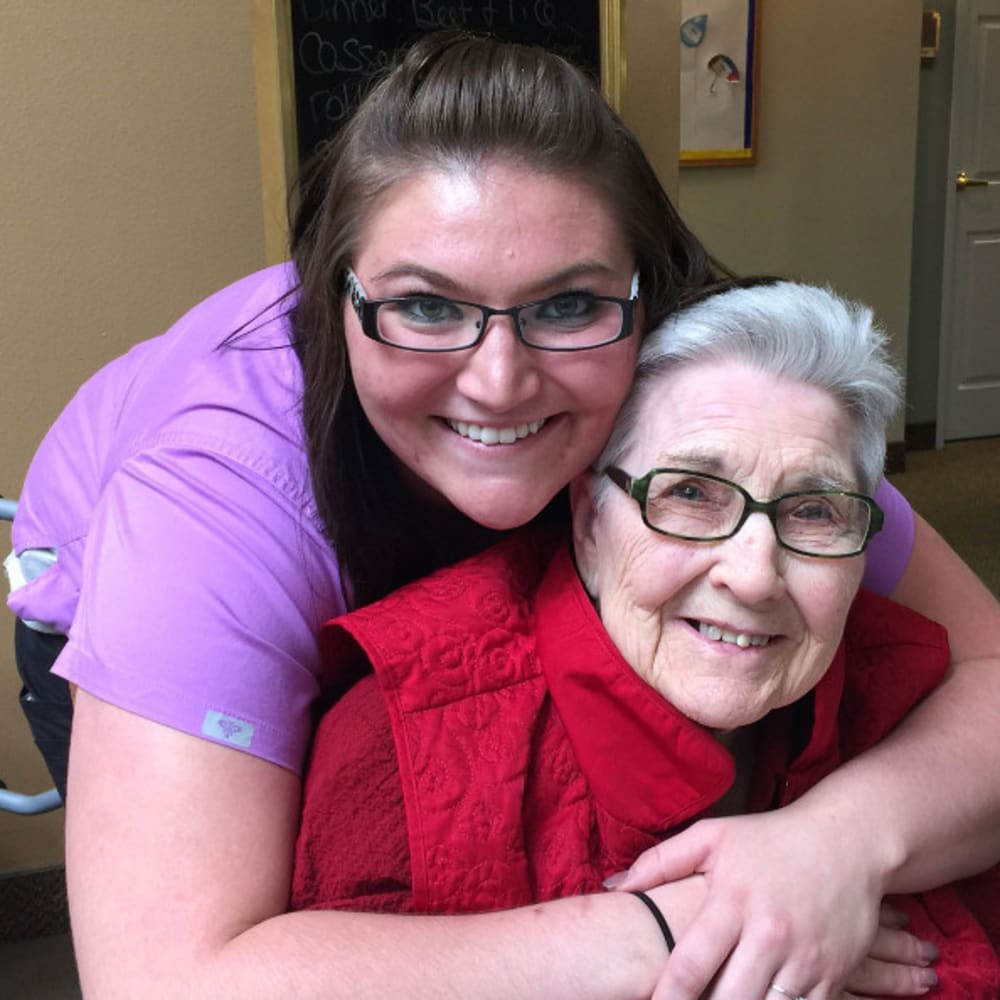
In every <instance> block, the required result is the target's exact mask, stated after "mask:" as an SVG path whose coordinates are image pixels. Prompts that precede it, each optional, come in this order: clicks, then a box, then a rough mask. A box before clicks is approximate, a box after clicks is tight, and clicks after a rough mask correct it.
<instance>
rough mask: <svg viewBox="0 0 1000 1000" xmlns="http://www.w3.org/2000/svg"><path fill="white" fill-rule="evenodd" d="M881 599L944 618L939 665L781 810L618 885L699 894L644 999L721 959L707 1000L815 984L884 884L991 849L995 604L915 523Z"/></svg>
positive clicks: (921, 880)
mask: <svg viewBox="0 0 1000 1000" xmlns="http://www.w3.org/2000/svg"><path fill="white" fill-rule="evenodd" d="M893 597H894V598H895V599H897V600H899V601H901V602H902V603H904V604H908V605H909V606H910V607H912V608H914V609H915V610H917V611H920V612H922V613H923V614H925V615H927V616H928V617H931V618H935V619H937V620H938V621H940V622H941V623H942V624H944V625H945V626H946V627H947V628H948V630H949V635H950V637H951V649H952V666H953V670H952V672H951V674H950V676H949V677H948V679H947V680H946V681H945V683H944V684H943V685H942V686H941V687H940V688H939V689H938V690H936V691H935V692H934V694H933V695H932V696H931V697H929V698H928V699H927V700H926V701H925V702H924V703H923V704H922V705H921V706H920V707H919V708H918V709H917V710H915V711H914V712H913V713H912V714H911V715H910V716H909V717H908V718H907V719H906V720H905V721H904V722H903V723H902V724H901V725H900V726H899V727H898V728H897V729H896V730H895V731H894V732H893V733H892V734H891V735H890V736H889V737H888V738H887V739H886V740H884V741H883V742H882V743H880V744H879V745H878V746H877V747H875V748H873V749H872V750H869V751H868V752H867V753H865V754H863V755H861V756H860V757H857V758H855V759H854V760H852V761H851V762H849V763H848V764H846V765H845V766H843V767H841V768H840V769H838V770H837V771H836V772H834V773H833V774H832V775H830V776H829V777H828V778H826V779H825V780H824V781H822V782H820V783H819V784H818V785H817V786H816V787H815V788H813V789H812V790H811V791H809V792H808V793H807V794H806V795H805V796H803V797H802V798H801V799H800V800H798V801H797V802H796V803H794V804H793V805H791V806H788V807H786V808H785V809H781V810H777V811H776V812H774V813H768V814H765V815H759V816H752V817H739V818H735V819H727V820H712V821H710V822H707V823H701V824H698V825H696V826H694V827H692V828H691V829H690V830H688V831H686V832H685V833H684V834H682V835H681V836H680V837H677V838H673V839H672V840H670V841H667V842H666V843H665V844H663V845H660V847H658V848H655V849H654V850H653V851H651V852H648V853H647V854H646V855H644V856H643V857H642V858H641V859H640V860H639V861H638V862H637V864H636V865H635V866H634V867H633V869H632V871H631V873H630V874H629V876H628V877H627V878H626V879H625V880H623V882H622V884H621V887H622V888H626V889H632V888H641V887H642V886H643V885H647V884H656V883H658V882H661V881H662V880H664V879H672V878H681V877H683V876H685V875H687V874H690V873H691V872H695V871H700V872H705V873H706V875H707V876H708V880H709V885H710V889H711V892H710V895H709V899H708V901H707V903H706V905H705V906H704V907H703V908H702V910H701V911H700V912H699V914H698V917H697V919H696V920H695V922H694V923H693V924H692V926H691V928H690V930H689V932H688V934H687V935H685V937H684V939H683V940H682V941H680V943H679V945H678V948H677V951H676V952H675V954H674V956H672V958H671V961H670V962H669V963H668V966H667V970H666V972H665V974H664V977H663V980H662V981H661V984H660V987H659V988H658V991H657V994H656V995H657V996H660V995H663V996H669V997H671V998H677V1000H694V998H696V997H699V996H701V994H702V992H703V991H704V990H705V989H706V987H707V986H708V983H709V982H710V980H711V979H712V978H713V976H715V974H716V972H717V970H718V969H719V967H720V966H721V965H722V963H724V962H726V963H727V964H726V967H725V969H724V971H723V973H722V975H721V976H720V977H719V979H718V981H717V982H716V985H715V988H714V991H713V993H712V996H713V997H719V998H727V997H732V998H736V997H743V996H747V995H751V994H748V993H747V992H746V990H745V987H746V984H747V983H756V982H757V980H758V979H759V978H760V975H761V973H760V970H761V969H766V970H768V972H769V974H770V975H771V976H772V977H773V978H776V979H777V980H778V981H779V982H782V983H786V982H793V983H796V984H797V985H800V986H807V985H809V984H822V988H823V989H828V988H830V984H831V983H835V982H838V981H840V979H842V977H843V970H845V969H846V968H849V967H853V966H854V965H855V964H856V962H857V961H858V959H859V958H860V955H861V953H862V950H863V949H862V942H863V940H864V939H865V938H866V937H867V935H868V933H869V929H870V928H871V926H872V922H873V914H874V908H875V906H876V905H877V902H878V900H879V899H880V898H881V897H882V896H883V895H884V894H886V893H888V892H907V891H916V890H920V889H926V888H930V887H932V886H936V885H941V884H943V883H946V882H949V881H952V880H954V879H956V878H959V877H961V876H962V875H967V874H971V873H973V872H977V871H981V870H982V869H984V868H986V867H988V866H989V865H991V864H993V863H995V862H996V861H997V860H998V858H1000V784H998V783H997V782H996V780H995V764H994V763H991V762H994V761H996V760H997V759H1000V605H998V603H997V601H996V599H995V598H994V597H993V596H992V595H991V594H990V593H989V592H988V591H987V590H986V588H985V587H984V586H983V585H982V583H981V582H980V581H979V580H978V579H977V578H976V576H975V575H974V574H973V573H972V571H971V570H970V569H969V568H968V567H967V566H966V565H965V564H964V563H963V562H962V561H961V560H960V559H959V558H958V556H957V555H956V554H955V553H954V552H953V551H952V550H951V549H950V548H949V547H948V546H947V545H946V544H945V542H944V541H943V540H942V539H941V537H940V536H939V535H938V534H937V533H936V532H935V531H934V530H933V529H932V528H931V527H930V526H929V525H928V524H927V523H926V522H925V521H923V520H922V519H920V518H917V523H916V536H915V544H914V550H913V555H912V557H911V559H910V561H909V563H908V565H907V568H906V570H905V572H904V574H903V577H902V578H901V580H900V582H899V584H898V585H897V587H896V590H895V591H894V593H893ZM942 789H947V795H942ZM830 914H836V915H837V916H836V918H835V919H833V920H832V922H831V917H830ZM852 950H853V957H851V956H852ZM730 955H731V957H730ZM727 959H728V962H727ZM803 992H807V991H805V990H804V991H803Z"/></svg>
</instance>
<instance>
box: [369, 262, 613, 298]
mask: <svg viewBox="0 0 1000 1000" xmlns="http://www.w3.org/2000/svg"><path fill="white" fill-rule="evenodd" d="M604 277H618V272H617V271H615V270H614V269H613V268H612V267H611V265H610V264H607V263H604V262H602V261H593V260H582V261H577V262H575V263H573V264H569V265H567V266H566V267H564V268H561V269H560V270H558V271H554V272H552V273H551V274H548V275H546V276H545V277H543V278H540V279H539V280H538V281H537V282H535V284H534V285H533V286H532V287H534V288H537V289H553V288H556V287H557V286H560V285H568V284H571V283H572V282H574V281H580V280H582V279H594V278H604ZM391 278H396V279H399V278H419V279H421V280H423V281H426V282H427V284H429V285H433V286H434V287H436V288H440V289H443V290H444V291H446V292H447V293H448V294H449V295H452V296H461V295H464V294H467V292H465V291H464V289H465V286H464V285H463V284H461V283H460V282H458V281H456V280H455V279H454V278H452V277H450V276H449V275H447V274H445V273H444V272H443V271H437V270H435V269H434V268H430V267H425V266H424V265H423V264H418V263H416V262H414V261H400V262H399V263H397V264H392V265H391V266H389V267H387V268H385V269H384V270H382V271H379V272H378V274H375V275H373V276H372V278H371V280H372V281H383V280H385V279H391ZM539 294H541V293H540V292H538V293H535V295H536V296H537V295H539Z"/></svg>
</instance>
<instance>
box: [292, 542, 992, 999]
mask: <svg viewBox="0 0 1000 1000" xmlns="http://www.w3.org/2000/svg"><path fill="white" fill-rule="evenodd" d="M325 642H326V647H327V648H326V655H328V656H329V657H331V658H333V659H335V660H336V662H337V663H338V667H340V666H341V665H342V664H343V663H344V662H346V661H347V660H349V659H353V660H355V662H356V663H358V664H359V665H361V666H363V667H367V666H369V665H370V667H371V668H373V669H374V673H373V674H368V675H367V676H365V677H364V678H363V679H362V680H361V681H359V683H358V684H357V685H355V687H354V689H352V691H351V692H350V693H349V694H348V695H347V696H346V697H345V698H343V699H341V701H339V702H338V703H337V704H336V705H335V706H334V707H333V709H332V710H331V711H330V712H329V713H328V714H327V716H326V717H325V718H324V720H323V721H322V723H321V726H320V728H319V730H318V734H317V739H316V744H315V748H314V754H313V759H312V762H311V764H310V769H309V772H308V775H307V783H306V791H305V800H304V809H303V823H302V831H301V834H300V838H299V843H298V848H297V856H296V870H295V884H294V887H293V905H294V906H296V907H337V908H350V907H356V908H362V909H394V910H404V911H416V912H425V913H434V912H437V913H444V912H450V913H454V912H467V911H475V910H488V909H499V908H503V907H509V906H516V905H521V904H526V903H530V902H536V901H541V900H545V899H550V898H554V897H557V896H564V895H568V894H576V893H580V892H586V891H597V890H599V888H600V885H601V881H602V880H603V878H605V877H606V876H607V875H609V874H611V873H612V872H614V871H618V870H621V869H622V868H624V867H626V866H627V865H628V864H629V863H630V862H631V861H632V860H633V859H634V858H635V857H636V855H637V854H638V853H639V852H641V851H642V850H644V849H645V848H646V847H649V846H651V845H652V844H654V843H656V842H658V841H659V840H662V839H663V838H664V836H666V835H667V834H668V833H669V832H671V831H675V830H676V829H677V828H678V827H679V826H680V825H682V824H685V823H687V822H689V821H691V820H693V819H695V818H698V817H699V816H701V815H703V814H705V813H706V812H707V811H708V810H709V809H710V808H711V806H712V804H713V803H715V802H716V801H717V800H718V799H719V798H720V797H721V796H722V795H723V794H724V792H725V791H726V789H727V788H728V787H729V785H730V784H731V781H732V777H733V764H732V759H731V757H730V756H729V754H728V752H727V751H726V750H725V749H724V748H723V747H722V746H721V745H720V744H719V743H718V742H717V741H716V740H715V739H714V738H712V737H711V736H710V735H709V734H708V733H707V732H705V731H704V730H702V729H701V728H700V727H699V726H697V725H695V724H694V723H692V722H690V720H688V719H686V718H685V717H684V716H682V715H680V713H678V712H677V711H676V710H675V709H673V707H672V706H671V705H669V704H668V703H666V702H665V701H664V700H663V699H662V697H660V696H659V695H658V694H657V693H656V692H655V691H654V690H653V689H652V688H650V687H648V686H647V685H646V684H645V683H644V682H642V681H641V680H640V679H639V678H638V677H637V676H636V675H635V673H634V672H633V671H632V669H631V668H630V667H629V666H628V665H627V664H626V663H625V662H624V661H623V660H622V659H621V657H620V655H619V654H618V652H617V650H616V649H615V647H614V646H613V644H612V643H611V641H610V639H609V638H608V637H607V634H606V633H605V632H604V629H603V627H602V626H601V624H600V621H599V619H598V618H597V616H596V614H595V612H594V610H593V608H592V607H591V604H590V602H589V599H588V598H587V596H586V594H585V593H584V591H583V590H582V588H581V587H580V585H579V582H578V580H577V577H576V573H575V570H574V568H573V565H572V560H571V558H570V556H569V554H568V552H567V551H565V550H564V549H562V548H559V549H558V550H557V551H556V552H555V555H554V557H553V556H552V543H551V542H546V541H544V540H540V539H539V538H538V536H537V535H532V534H528V535H526V536H521V537H519V538H518V539H516V540H512V541H510V542H506V543H503V544H502V545H500V546H497V547H495V548H493V549H491V550H489V551H488V552H486V553H484V554H483V555H481V556H479V557H476V558H474V559H472V560H468V561H466V562H465V563H462V564H459V565H458V566H456V567H453V568H450V569H446V570H443V571H441V572H439V573H437V574H435V575H434V576H432V577H430V578H428V579H425V580H421V581H418V582H417V583H415V584H412V585H410V586H409V587H406V588H404V589H403V590H401V591H399V592H397V593H396V594H393V595H391V596H390V597H388V598H386V599H384V600H383V601H380V602H378V603H377V604H375V605H371V606H369V607H367V608H362V609H360V610H358V611H355V612H352V613H351V614H349V615H347V616H344V617H342V618H340V619H337V620H336V622H334V623H333V626H332V627H331V628H330V629H329V630H328V632H327V634H326V636H325ZM947 660H948V654H947V643H946V639H945V636H944V632H943V630H942V629H941V628H940V627H939V626H937V625H935V624H933V623H931V622H928V621H926V620H925V619H923V618H921V617H920V616H918V615H915V614H913V613H912V612H909V611H907V610H906V609H904V608H900V607H899V606H897V605H894V604H892V603H891V602H888V601H885V600H883V599H881V598H878V597H875V596H873V595H868V594H862V595H860V596H859V598H858V599H857V601H856V602H855V605H854V607H853V609H852V612H851V615H850V618H849V622H848V627H847V632H846V635H845V641H844V643H843V644H842V647H841V649H840V651H839V652H838V655H837V657H836V659H835V662H834V663H833V664H832V665H831V667H830V669H829V671H828V672H827V673H826V675H825V676H824V677H823V679H822V680H821V682H820V684H819V685H818V686H817V688H816V689H815V691H814V692H813V696H812V697H810V698H806V699H803V700H802V701H801V702H799V703H798V704H797V705H794V706H789V707H788V708H787V709H783V710H780V711H778V712H774V713H772V714H771V715H770V716H769V717H768V718H767V719H766V720H765V722H764V723H762V735H761V737H760V740H759V742H758V753H757V762H756V773H755V775H754V781H753V792H752V799H753V801H752V807H753V808H754V809H761V808H769V807H772V806H774V805H777V804H783V803H785V802H788V801H791V800H792V799H794V798H796V797H797V796H798V795H800V794H802V793H803V792H804V791H805V790H806V789H808V788H809V787H811V786H812V785H813V784H815V783H816V782H817V781H818V780H820V779H821V778H822V777H823V776H824V775H826V774H827V773H829V771H831V770H832V769H833V768H835V767H836V766H837V765H838V764H839V763H840V762H841V761H842V760H844V759H846V758H847V757H850V756H853V755H854V754H856V753H859V752H861V751H862V750H863V749H865V748H866V747H868V746H870V745H871V744H872V743H874V742H876V741H878V740H879V739H881V738H882V737H883V736H884V735H885V733H886V732H888V731H889V730H890V729H891V728H892V727H893V726H894V725H895V724H896V722H898V720H899V719H900V718H901V717H902V715H904V714H905V713H906V712H907V711H908V710H909V709H910V708H911V707H912V706H913V705H914V704H916V702H918V701H919V700H920V699H921V698H922V697H923V696H924V695H925V694H926V693H927V691H929V690H930V689H931V688H933V687H934V686H935V685H936V684H937V683H938V681H939V680H940V678H941V677H942V676H943V673H944V671H945V668H946V664H947ZM847 664H849V667H848V666H847ZM797 733H798V734H799V735H798V737H797V736H796V734H797ZM935 895H936V894H929V897H931V896H935ZM946 895H947V900H946V901H945V904H942V905H944V911H943V913H944V917H945V918H946V922H947V921H950V922H951V924H954V923H955V920H956V919H957V920H958V924H959V925H960V929H961V932H962V933H963V934H965V935H966V937H967V938H968V941H967V942H966V944H967V945H968V947H965V951H963V952H962V954H961V955H957V956H956V963H957V967H962V966H964V965H969V962H970V960H969V957H968V954H967V953H968V951H969V948H971V949H972V952H973V953H974V959H975V960H974V961H972V965H973V966H974V967H975V969H974V975H973V979H975V978H976V977H977V976H980V977H981V967H982V962H981V961H980V959H981V958H983V955H981V954H980V952H983V953H984V954H985V956H986V957H985V961H986V963H987V965H989V963H990V961H991V958H990V955H991V952H990V949H989V947H988V946H987V945H986V944H985V939H984V938H983V936H982V933H981V931H980V930H979V929H978V927H977V926H976V925H975V923H974V922H973V921H972V920H971V919H970V918H969V917H968V915H967V914H966V913H965V911H964V910H962V908H961V907H960V906H957V901H956V897H955V896H954V893H953V892H952V891H951V890H947V891H946ZM903 902H904V903H905V902H906V901H903ZM904 908H906V909H908V910H912V911H913V912H911V919H914V924H915V926H914V929H915V930H916V929H917V927H921V928H924V925H925V924H928V919H927V914H926V913H925V912H924V907H923V906H915V907H911V906H910V905H908V904H907V905H904ZM930 924H933V916H932V918H931V920H930ZM924 929H925V931H926V933H927V936H928V937H934V936H935V934H934V933H931V932H932V931H935V928H934V927H931V926H929V925H928V926H927V927H926V928H924ZM952 929H954V928H952ZM918 932H919V931H918ZM936 933H937V937H941V934H940V928H937V929H936ZM946 960H947V959H946ZM993 965H994V966H995V962H993ZM962 975H965V973H962ZM996 983H997V985H998V988H1000V973H998V978H997V979H996ZM991 988H992V987H991ZM954 995H955V996H956V997H958V996H965V995H968V996H974V995H979V994H975V993H969V994H963V993H961V992H958V993H955V994H954ZM981 995H982V996H983V997H985V996H987V995H990V994H987V993H983V994H981Z"/></svg>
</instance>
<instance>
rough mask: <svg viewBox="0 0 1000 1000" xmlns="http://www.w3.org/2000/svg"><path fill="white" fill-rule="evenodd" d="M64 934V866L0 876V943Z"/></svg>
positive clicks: (66, 921) (66, 917) (66, 915)
mask: <svg viewBox="0 0 1000 1000" xmlns="http://www.w3.org/2000/svg"><path fill="white" fill-rule="evenodd" d="M68 931H69V904H68V902H67V900H66V869H65V867H64V866H62V865H58V866H53V867H51V868H39V869H36V870H34V871H23V872H12V873H10V874H4V875H0V942H8V941H25V940H28V939H30V938H39V937H49V936H50V935H52V934H65V933H67V932H68Z"/></svg>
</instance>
